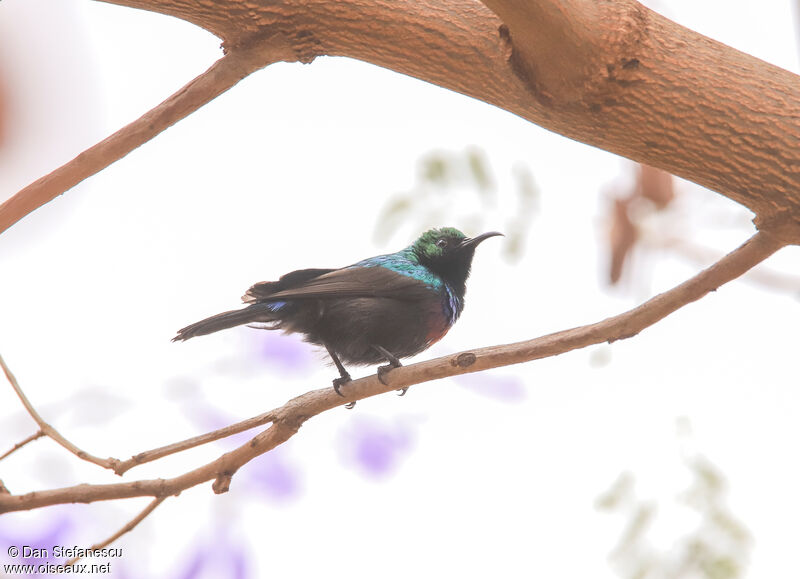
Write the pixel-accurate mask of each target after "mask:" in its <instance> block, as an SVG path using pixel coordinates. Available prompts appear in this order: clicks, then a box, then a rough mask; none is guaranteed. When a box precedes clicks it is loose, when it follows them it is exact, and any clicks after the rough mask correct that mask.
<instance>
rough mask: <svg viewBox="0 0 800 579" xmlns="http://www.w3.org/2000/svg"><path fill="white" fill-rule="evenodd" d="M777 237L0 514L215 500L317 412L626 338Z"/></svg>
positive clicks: (726, 276)
mask: <svg viewBox="0 0 800 579" xmlns="http://www.w3.org/2000/svg"><path fill="white" fill-rule="evenodd" d="M782 237H783V235H781V236H777V235H772V234H771V233H767V232H765V231H760V232H758V233H756V234H755V235H754V236H753V237H751V238H750V239H749V240H748V241H747V242H746V243H744V244H743V245H742V246H741V247H739V248H738V249H736V250H734V251H733V252H731V253H730V254H728V255H726V256H725V257H723V258H722V259H721V260H719V261H718V262H717V263H715V264H714V265H712V266H710V267H709V268H707V269H705V270H703V271H701V272H700V273H698V274H697V275H695V276H694V277H692V278H690V279H689V280H687V281H686V282H684V283H682V284H680V285H678V286H676V287H674V288H673V289H671V290H669V291H667V292H665V293H663V294H660V295H657V296H655V297H654V298H652V299H650V300H648V301H647V302H645V303H644V304H642V305H640V306H638V307H636V308H634V309H632V310H630V311H628V312H625V313H623V314H620V315H617V316H614V317H612V318H608V319H606V320H603V321H601V322H597V323H595V324H591V325H588V326H582V327H579V328H573V329H570V330H565V331H562V332H557V333H555V334H550V335H547V336H543V337H541V338H536V339H533V340H528V341H524V342H517V343H515V344H508V345H502V346H492V347H489V348H480V349H477V350H472V351H468V352H461V353H460V354H455V355H451V356H445V357H442V358H437V359H435V360H430V361H428V362H421V363H418V364H412V365H408V366H403V367H401V368H395V369H393V370H392V371H391V372H390V373H389V374H388V375H386V376H385V377H384V379H385V380H386V382H388V384H383V383H382V382H381V381H380V380H378V378H377V376H375V375H373V376H368V377H366V378H361V379H359V380H354V381H353V382H350V383H348V385H347V387H346V388H345V389H343V393H344V394H345V396H344V397H341V396H338V395H337V394H336V393H334V392H333V390H332V389H331V388H324V389H322V390H314V391H311V392H307V393H306V394H303V395H301V396H298V397H296V398H294V399H292V400H290V401H289V402H287V403H286V404H284V405H283V406H282V407H280V408H278V409H276V410H274V411H273V412H272V413H271V414H272V415H273V416H274V420H273V421H272V425H271V426H270V427H269V428H268V429H267V430H265V431H264V432H261V433H259V434H258V435H256V436H255V437H254V438H252V439H251V440H250V441H249V442H248V443H246V444H244V445H242V446H240V447H238V448H236V449H234V450H232V451H230V452H227V453H225V454H223V455H222V456H220V457H219V458H217V459H216V460H213V461H211V462H210V463H208V464H205V465H203V466H200V467H198V468H196V469H194V470H191V471H189V472H186V473H184V474H182V475H179V476H177V477H174V478H171V479H153V480H139V481H132V482H127V483H117V484H104V485H86V484H83V485H77V486H72V487H65V488H60V489H52V490H44V491H35V492H31V493H27V494H23V495H0V513H4V512H11V511H20V510H29V509H35V508H40V507H45V506H50V505H56V504H63V503H74V502H82V503H90V502H94V501H102V500H113V499H122V498H131V497H139V496H153V497H156V498H162V497H166V496H169V495H176V494H178V493H180V492H181V491H183V490H185V489H188V488H190V487H193V486H196V485H198V484H201V483H203V482H206V481H209V480H214V481H215V482H214V484H213V485H212V488H213V489H214V491H215V492H225V491H226V490H228V485H229V484H230V482H231V479H232V477H233V475H234V474H235V473H236V471H237V470H238V469H239V468H241V467H242V466H243V465H244V464H246V463H247V462H249V461H250V460H252V459H253V458H255V457H257V456H259V455H261V454H264V453H265V452H268V451H269V450H272V449H273V448H275V447H276V446H278V445H280V444H282V443H283V442H285V441H286V440H288V439H289V438H291V437H292V436H293V435H294V433H295V432H297V431H298V429H299V428H300V426H301V425H302V424H303V423H304V422H305V421H306V420H308V419H309V418H311V417H313V416H316V415H317V414H320V413H321V412H324V411H326V410H330V409H332V408H336V407H337V406H341V405H342V404H345V403H348V402H353V401H356V400H361V399H363V398H368V397H370V396H375V395H377V394H382V393H384V392H390V391H392V390H396V389H398V388H406V387H409V386H413V385H415V384H420V383H422V382H428V381H431V380H437V379H439V378H446V377H448V376H454V375H457V374H464V373H468V372H477V371H479V370H485V369H488V368H496V367H499V366H508V365H510V364H518V363H520V362H527V361H531V360H537V359H539V358H545V357H548V356H555V355H558V354H563V353H565V352H569V351H571V350H575V349H578V348H584V347H586V346H590V345H592V344H599V343H601V342H613V341H615V340H621V339H625V338H629V337H631V336H634V335H636V334H638V333H639V332H641V331H642V330H643V329H645V328H647V327H648V326H651V325H653V324H654V323H656V322H657V321H659V320H661V319H662V318H664V317H666V316H667V315H669V314H670V313H672V312H674V311H676V310H678V309H679V308H681V307H682V306H684V305H686V304H689V303H691V302H693V301H696V300H698V299H700V298H701V297H703V296H705V295H706V294H707V293H709V292H711V291H714V290H716V289H717V288H718V287H719V286H721V285H723V284H724V283H726V282H728V281H731V280H733V279H736V278H737V277H739V276H740V275H742V274H743V273H744V272H746V271H747V270H749V269H750V268H752V267H753V266H754V265H756V264H758V263H760V262H761V261H763V260H764V259H766V258H767V257H769V256H770V255H772V254H773V253H774V252H775V251H777V250H778V249H780V248H781V247H783V246H784V245H785V244H786V243H785V241H783V240H782Z"/></svg>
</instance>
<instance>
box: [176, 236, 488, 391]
mask: <svg viewBox="0 0 800 579" xmlns="http://www.w3.org/2000/svg"><path fill="white" fill-rule="evenodd" d="M496 235H503V234H502V233H498V232H496V231H491V232H489V233H484V234H482V235H478V236H477V237H471V238H470V237H467V236H465V235H464V234H463V233H461V232H460V231H459V230H458V229H455V228H453V227H442V228H440V229H430V230H428V231H426V232H425V233H423V234H422V235H421V236H420V237H419V238H418V239H417V240H416V241H415V242H414V243H412V244H411V245H409V246H408V247H406V248H405V249H401V250H400V251H398V252H396V253H389V254H386V255H378V256H375V257H370V258H367V259H364V260H362V261H359V262H357V263H354V264H353V265H349V266H347V267H343V268H341V269H299V270H297V271H293V272H291V273H287V274H286V275H284V276H282V277H281V278H280V279H279V280H278V281H262V282H259V283H257V284H255V285H253V286H252V287H251V288H250V289H249V290H247V292H246V293H245V294H244V296H243V297H242V300H243V302H244V303H246V304H247V306H245V307H244V308H241V309H238V310H232V311H229V312H223V313H221V314H217V315H215V316H211V317H210V318H206V319H204V320H201V321H199V322H196V323H194V324H192V325H190V326H186V327H185V328H183V329H181V330H178V335H177V336H175V337H174V338H172V341H173V342H175V341H180V340H188V339H189V338H194V337H195V336H204V335H206V334H211V333H213V332H218V331H219V330H224V329H226V328H232V327H234V326H240V325H243V324H256V326H255V327H259V328H263V329H267V330H283V331H284V332H286V333H298V334H302V335H303V336H304V339H305V341H307V342H310V343H312V344H316V345H318V346H323V347H324V348H325V349H326V350H327V351H328V354H329V355H330V357H331V359H332V360H333V363H334V364H335V365H336V369H337V370H338V371H339V377H338V378H336V379H334V380H333V389H334V390H335V391H336V393H337V394H339V395H340V396H344V395H343V394H342V393H341V391H340V388H341V386H343V385H344V384H347V383H348V382H350V380H351V378H350V374H349V373H348V372H347V370H346V369H345V366H344V364H349V365H371V364H379V363H381V362H388V364H387V365H385V366H380V367H379V368H378V378H379V379H380V381H381V382H383V383H384V384H386V381H385V375H386V374H387V373H388V372H389V371H391V369H392V368H397V367H399V366H401V365H402V364H401V363H400V359H402V358H408V357H410V356H414V355H416V354H419V353H420V352H422V351H423V350H426V349H427V348H429V347H430V346H431V345H432V344H434V343H436V342H438V341H439V340H440V339H442V337H444V335H445V334H446V333H447V332H448V330H450V328H451V327H453V324H455V322H456V320H458V317H459V316H460V315H461V312H462V311H463V310H464V294H465V293H466V284H467V278H468V277H469V273H470V269H471V267H472V258H473V257H474V255H475V248H476V247H477V246H478V244H480V243H481V242H482V241H484V240H486V239H488V238H490V237H494V236H496ZM406 390H407V389H406V388H404V389H403V390H402V392H401V393H402V394H404V393H405V391H406Z"/></svg>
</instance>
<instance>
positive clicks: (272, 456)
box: [243, 447, 302, 503]
mask: <svg viewBox="0 0 800 579" xmlns="http://www.w3.org/2000/svg"><path fill="white" fill-rule="evenodd" d="M243 470H246V471H247V476H246V478H245V482H246V484H247V485H248V487H251V488H253V489H254V490H256V491H259V492H261V493H262V494H263V495H264V496H265V497H266V498H268V499H270V500H273V501H275V502H280V503H283V502H286V501H288V500H292V499H295V498H297V497H298V496H300V494H301V492H302V485H301V481H300V478H301V477H300V473H299V471H298V469H297V468H295V467H294V465H292V464H291V462H290V461H288V460H287V458H286V450H284V449H283V448H282V447H278V448H274V449H272V450H271V451H269V452H268V453H266V454H264V455H262V456H260V457H258V458H257V459H255V460H254V461H252V462H251V463H250V464H248V465H247V467H245V469H243Z"/></svg>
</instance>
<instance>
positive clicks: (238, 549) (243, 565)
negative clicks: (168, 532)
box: [171, 527, 252, 579]
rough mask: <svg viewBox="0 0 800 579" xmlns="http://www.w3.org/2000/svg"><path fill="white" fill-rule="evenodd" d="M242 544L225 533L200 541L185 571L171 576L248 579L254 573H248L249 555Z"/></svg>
mask: <svg viewBox="0 0 800 579" xmlns="http://www.w3.org/2000/svg"><path fill="white" fill-rule="evenodd" d="M219 528H220V527H217V529H219ZM241 543H242V542H241V541H240V542H234V541H232V540H231V539H230V538H229V537H228V536H227V532H225V531H222V532H220V533H219V534H218V535H217V536H215V537H207V538H205V539H199V540H197V541H195V542H194V544H195V545H196V549H195V552H194V554H192V555H190V556H189V558H188V562H187V563H186V565H185V567H184V568H183V570H181V571H178V572H176V573H173V574H171V577H178V578H180V579H201V578H202V579H205V578H209V579H211V578H213V579H218V578H226V579H227V578H229V579H247V577H250V576H252V573H250V572H249V571H248V564H247V563H248V554H247V551H246V550H245V549H244V548H243V547H242V546H241Z"/></svg>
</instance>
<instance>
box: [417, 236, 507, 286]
mask: <svg viewBox="0 0 800 579" xmlns="http://www.w3.org/2000/svg"><path fill="white" fill-rule="evenodd" d="M496 235H503V234H502V233H498V232H497V231H490V232H488V233H483V234H481V235H478V236H476V237H467V236H466V235H464V234H463V233H461V232H460V231H459V230H458V229H455V228H454V227H442V228H440V229H429V230H428V231H426V232H425V233H423V234H422V235H421V236H420V237H419V239H417V240H416V241H415V242H414V244H413V245H412V246H411V250H412V251H413V252H414V254H415V255H416V256H417V259H418V260H419V262H420V264H422V265H424V266H425V267H427V268H428V269H430V270H431V271H432V272H434V273H435V274H437V275H439V276H440V277H442V278H443V279H444V280H445V281H447V282H448V283H450V284H451V285H452V286H453V288H454V289H455V290H456V291H457V292H459V293H460V294H461V295H463V293H464V289H465V286H466V283H467V278H468V277H469V272H470V268H471V267H472V258H473V257H474V255H475V248H476V247H477V246H478V244H479V243H481V242H482V241H484V240H485V239H488V238H490V237H494V236H496Z"/></svg>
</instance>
